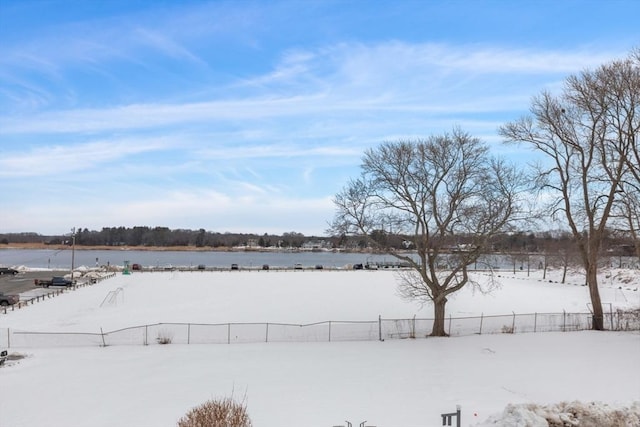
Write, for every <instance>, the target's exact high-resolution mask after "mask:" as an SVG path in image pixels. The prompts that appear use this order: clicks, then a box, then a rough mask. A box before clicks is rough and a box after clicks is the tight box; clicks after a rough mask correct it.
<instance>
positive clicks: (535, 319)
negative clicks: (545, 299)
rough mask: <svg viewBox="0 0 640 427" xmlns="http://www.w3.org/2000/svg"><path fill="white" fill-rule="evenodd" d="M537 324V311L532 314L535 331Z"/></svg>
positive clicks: (534, 330)
mask: <svg viewBox="0 0 640 427" xmlns="http://www.w3.org/2000/svg"><path fill="white" fill-rule="evenodd" d="M537 326H538V313H534V314H533V332H537V330H536V329H537Z"/></svg>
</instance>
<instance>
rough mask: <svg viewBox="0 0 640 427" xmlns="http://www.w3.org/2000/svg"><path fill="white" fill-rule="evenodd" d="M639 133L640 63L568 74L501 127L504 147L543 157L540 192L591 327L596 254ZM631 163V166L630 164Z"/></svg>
mask: <svg viewBox="0 0 640 427" xmlns="http://www.w3.org/2000/svg"><path fill="white" fill-rule="evenodd" d="M639 128H640V61H639V58H638V57H637V56H635V57H634V56H631V57H630V58H628V59H625V60H621V61H614V62H611V63H608V64H606V65H603V66H601V67H600V68H598V69H597V70H595V71H584V72H582V73H581V74H579V75H574V76H570V77H569V78H567V80H566V82H565V86H564V88H563V90H562V92H561V94H560V95H558V96H554V95H552V94H550V93H548V92H543V93H542V94H541V95H539V96H537V97H535V98H534V99H533V101H532V105H531V116H528V117H524V118H522V119H520V120H518V121H515V122H512V123H508V124H506V125H504V126H502V127H501V128H500V133H501V135H502V136H503V137H505V139H506V141H507V142H512V143H525V144H528V145H530V146H531V147H532V148H533V149H535V150H536V151H537V152H539V153H542V154H543V157H544V158H545V163H541V164H539V165H538V166H537V171H538V174H539V180H538V184H539V189H540V190H541V191H543V192H545V193H546V194H547V196H549V197H551V198H552V201H551V203H550V204H549V208H550V215H552V216H555V215H557V214H561V215H563V216H564V217H565V218H566V220H567V223H568V226H569V229H570V230H571V233H572V234H573V236H574V238H575V239H576V241H577V245H578V250H579V253H580V255H581V261H582V265H583V267H584V269H585V272H586V276H587V284H588V286H589V293H590V297H591V304H592V306H593V315H594V316H593V320H594V321H593V328H594V329H597V330H601V329H603V328H604V319H603V310H602V302H601V299H600V293H599V290H598V281H597V272H598V255H599V251H600V249H601V244H602V240H603V237H604V234H605V231H606V226H607V222H608V221H609V220H610V219H611V215H612V212H614V211H613V209H614V207H615V206H616V205H617V204H618V203H620V201H621V200H623V199H624V193H623V191H625V190H624V188H623V187H622V185H623V183H624V182H625V179H627V178H630V164H631V163H632V162H631V161H630V157H629V156H630V155H632V152H633V150H634V149H635V150H636V154H637V145H636V144H637V136H638V129H639ZM636 164H637V163H636Z"/></svg>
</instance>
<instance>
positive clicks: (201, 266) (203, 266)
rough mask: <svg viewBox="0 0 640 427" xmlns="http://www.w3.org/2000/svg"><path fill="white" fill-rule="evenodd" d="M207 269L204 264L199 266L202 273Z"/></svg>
mask: <svg viewBox="0 0 640 427" xmlns="http://www.w3.org/2000/svg"><path fill="white" fill-rule="evenodd" d="M206 269H207V266H206V265H204V264H198V270H201V271H202V270H206Z"/></svg>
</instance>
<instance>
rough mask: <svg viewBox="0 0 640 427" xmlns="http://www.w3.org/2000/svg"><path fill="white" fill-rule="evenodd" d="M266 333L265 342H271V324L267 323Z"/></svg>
mask: <svg viewBox="0 0 640 427" xmlns="http://www.w3.org/2000/svg"><path fill="white" fill-rule="evenodd" d="M266 329H267V330H266V332H265V334H264V342H269V323H268V322H267V327H266Z"/></svg>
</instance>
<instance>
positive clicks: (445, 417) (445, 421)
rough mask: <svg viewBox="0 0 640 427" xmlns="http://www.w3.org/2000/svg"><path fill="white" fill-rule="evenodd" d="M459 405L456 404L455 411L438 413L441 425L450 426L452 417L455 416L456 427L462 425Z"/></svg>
mask: <svg viewBox="0 0 640 427" xmlns="http://www.w3.org/2000/svg"><path fill="white" fill-rule="evenodd" d="M460 412H461V411H460V405H457V406H456V412H451V413H448V414H440V415H441V416H442V425H443V426H450V425H451V421H452V420H453V418H454V417H455V418H456V427H460V426H461V425H462V417H461V414H460Z"/></svg>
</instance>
